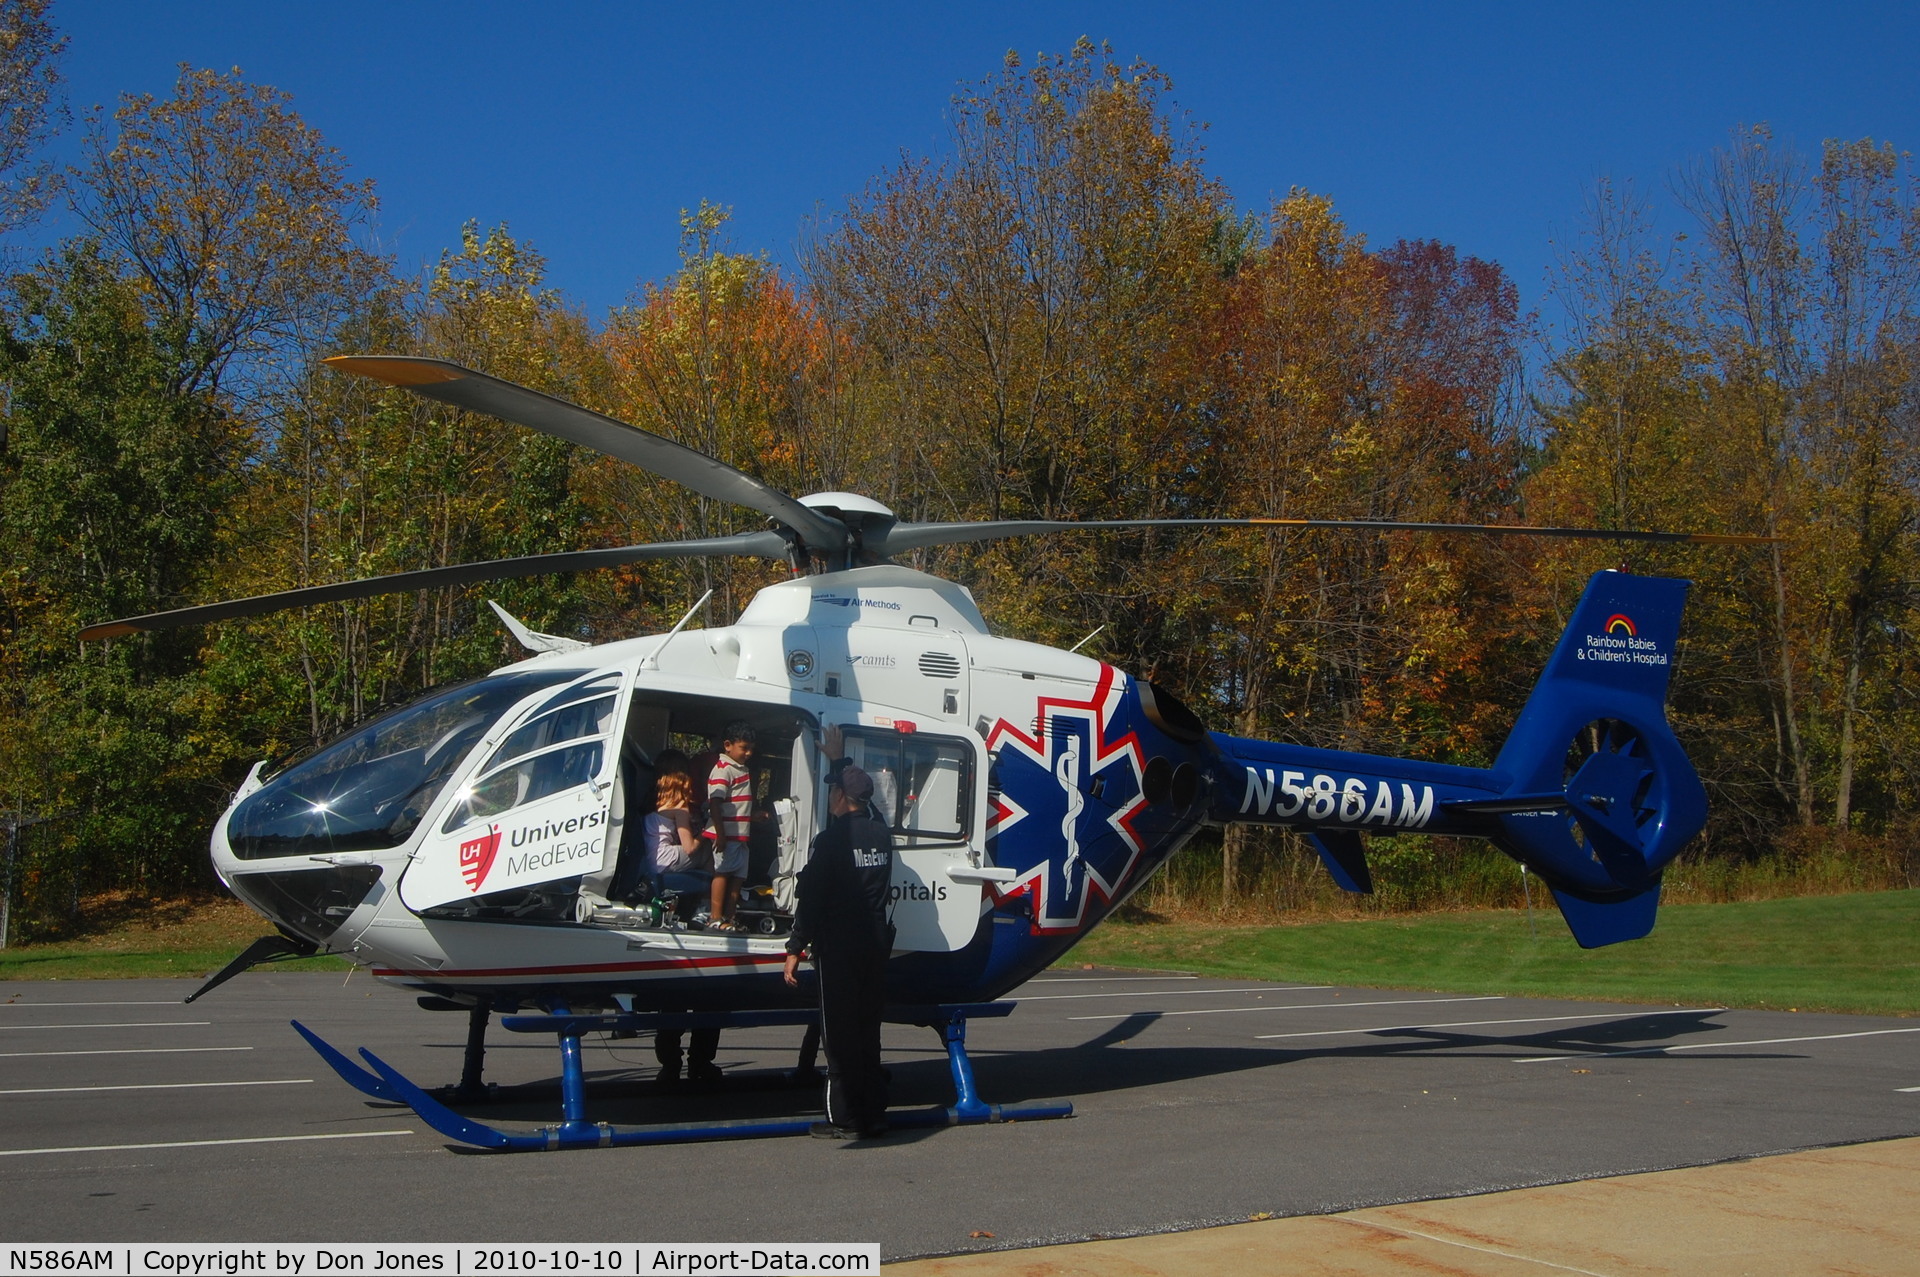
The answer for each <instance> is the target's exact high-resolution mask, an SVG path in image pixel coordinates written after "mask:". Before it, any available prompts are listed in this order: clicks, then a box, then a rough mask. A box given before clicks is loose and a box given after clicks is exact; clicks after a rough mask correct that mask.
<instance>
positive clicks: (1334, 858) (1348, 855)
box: [1307, 829, 1373, 896]
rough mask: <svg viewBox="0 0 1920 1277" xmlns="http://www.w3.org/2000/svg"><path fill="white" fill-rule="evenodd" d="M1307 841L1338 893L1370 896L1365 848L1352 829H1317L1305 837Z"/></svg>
mask: <svg viewBox="0 0 1920 1277" xmlns="http://www.w3.org/2000/svg"><path fill="white" fill-rule="evenodd" d="M1307 841H1308V842H1310V843H1312V844H1313V849H1314V850H1315V851H1317V852H1319V853H1320V863H1322V864H1324V865H1325V866H1326V867H1327V872H1328V873H1329V874H1332V875H1333V881H1334V882H1335V883H1336V884H1337V885H1338V886H1339V888H1340V890H1342V891H1351V892H1353V893H1354V894H1355V895H1359V896H1367V895H1372V894H1373V872H1372V870H1370V869H1368V868H1367V848H1366V844H1365V843H1364V842H1363V841H1362V840H1361V838H1360V835H1359V834H1357V833H1355V832H1354V831H1353V830H1351V829H1317V830H1315V831H1314V832H1312V833H1310V834H1308V835H1307Z"/></svg>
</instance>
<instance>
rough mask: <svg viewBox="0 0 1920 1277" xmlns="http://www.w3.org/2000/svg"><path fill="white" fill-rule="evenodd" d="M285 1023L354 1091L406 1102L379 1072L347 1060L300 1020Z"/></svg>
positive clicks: (391, 1100) (391, 1101) (377, 1097)
mask: <svg viewBox="0 0 1920 1277" xmlns="http://www.w3.org/2000/svg"><path fill="white" fill-rule="evenodd" d="M287 1023H288V1024H291V1025H292V1026H293V1031H294V1032H295V1033H298V1034H299V1035H300V1036H301V1037H303V1038H305V1039H306V1040H307V1045H308V1046H310V1047H312V1048H313V1049H314V1050H315V1051H316V1052H318V1053H319V1055H320V1058H321V1059H323V1060H325V1061H326V1062H327V1067H328V1068H330V1069H332V1070H333V1071H334V1072H335V1073H338V1074H339V1075H340V1080H341V1081H343V1082H345V1083H346V1084H347V1085H348V1086H351V1087H352V1088H354V1089H355V1090H356V1091H361V1092H364V1093H365V1094H367V1095H371V1096H372V1097H373V1098H374V1099H376V1100H385V1101H387V1103H389V1104H405V1103H406V1100H404V1099H402V1098H401V1096H400V1094H399V1093H398V1092H396V1091H395V1090H394V1089H393V1088H392V1087H391V1086H388V1085H387V1083H386V1082H385V1081H384V1080H383V1079H382V1078H381V1077H380V1075H379V1074H377V1073H369V1072H367V1071H366V1070H365V1069H363V1068H361V1067H360V1066H359V1065H358V1064H355V1063H354V1062H353V1061H352V1060H349V1059H348V1058H347V1057H346V1056H344V1055H342V1054H340V1052H338V1051H336V1050H334V1049H333V1048H332V1047H331V1046H329V1045H328V1044H327V1041H326V1039H324V1038H322V1037H321V1036H320V1035H319V1034H318V1033H315V1032H314V1031H313V1030H312V1029H309V1028H308V1027H307V1026H306V1025H304V1024H302V1023H300V1021H298V1020H289V1021H287Z"/></svg>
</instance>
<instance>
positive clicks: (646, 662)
mask: <svg viewBox="0 0 1920 1277" xmlns="http://www.w3.org/2000/svg"><path fill="white" fill-rule="evenodd" d="M712 597H713V591H712V590H708V591H707V592H706V593H705V594H702V595H701V596H700V601H699V602H698V603H695V604H694V605H693V606H692V607H690V608H688V609H687V614H686V615H685V616H683V617H681V618H680V623H679V624H678V625H676V626H674V627H673V628H672V629H670V630H668V631H667V634H666V637H665V638H663V639H661V640H660V645H659V646H658V647H656V648H654V649H653V650H652V651H651V652H648V653H647V654H646V656H644V657H642V658H641V661H640V668H641V669H643V670H657V669H659V668H660V653H662V652H664V651H666V650H667V644H669V643H671V642H673V636H674V635H676V634H678V633H679V632H680V631H681V630H684V629H686V628H687V622H688V621H691V620H692V619H693V614H694V613H695V612H698V611H699V610H700V609H701V608H703V607H705V606H706V605H707V600H708V599H710V598H712Z"/></svg>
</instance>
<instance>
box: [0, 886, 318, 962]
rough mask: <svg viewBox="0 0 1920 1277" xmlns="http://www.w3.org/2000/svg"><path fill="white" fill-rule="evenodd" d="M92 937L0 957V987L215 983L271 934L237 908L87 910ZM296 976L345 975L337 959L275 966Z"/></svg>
mask: <svg viewBox="0 0 1920 1277" xmlns="http://www.w3.org/2000/svg"><path fill="white" fill-rule="evenodd" d="M84 916H85V917H86V919H87V930H86V933H85V934H84V935H81V936H78V937H76V938H74V939H70V940H61V941H55V942H51V943H45V944H30V945H14V946H10V947H8V948H6V949H0V980H131V979H140V978H152V977H156V976H159V977H167V976H180V977H187V978H192V979H199V978H201V977H204V976H207V975H211V974H212V973H213V972H215V971H218V970H219V969H220V968H221V967H224V966H226V965H227V963H228V962H230V961H232V960H233V958H234V956H235V955H236V954H238V953H239V952H240V951H241V950H242V949H244V948H246V947H247V946H248V945H249V944H252V943H253V942H254V941H255V940H256V939H258V938H259V937H261V936H263V935H267V934H268V933H269V932H271V931H272V928H271V927H270V926H269V925H268V924H267V923H266V922H265V921H263V920H262V919H261V917H260V915H259V914H257V913H255V912H253V910H251V909H249V908H247V907H246V906H245V905H243V904H241V903H240V902H239V901H237V900H226V899H200V900H169V901H151V900H142V899H139V898H137V897H131V896H113V897H96V898H94V899H91V900H88V901H87V902H86V908H85V910H84ZM274 966H275V967H276V968H281V969H289V970H294V971H344V970H346V968H347V966H348V964H347V963H346V962H344V961H342V960H341V959H339V958H301V959H298V960H296V961H293V962H277V963H275V964H274Z"/></svg>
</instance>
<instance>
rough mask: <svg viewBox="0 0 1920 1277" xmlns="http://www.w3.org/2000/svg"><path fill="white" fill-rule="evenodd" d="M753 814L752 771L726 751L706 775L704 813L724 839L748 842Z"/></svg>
mask: <svg viewBox="0 0 1920 1277" xmlns="http://www.w3.org/2000/svg"><path fill="white" fill-rule="evenodd" d="M752 814H753V773H752V772H750V771H748V770H747V769H746V768H745V767H744V766H742V765H741V764H739V763H736V762H734V761H733V760H732V759H731V758H728V757H727V756H726V755H725V754H722V755H720V757H719V758H717V759H715V760H714V763H713V774H712V775H710V776H708V777H707V815H708V816H709V817H710V818H711V819H712V821H713V826H714V828H715V829H717V830H719V831H720V837H721V839H722V840H723V841H726V842H730V843H731V842H739V843H744V842H746V841H747V822H748V820H749V819H750V818H751V816H752Z"/></svg>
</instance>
